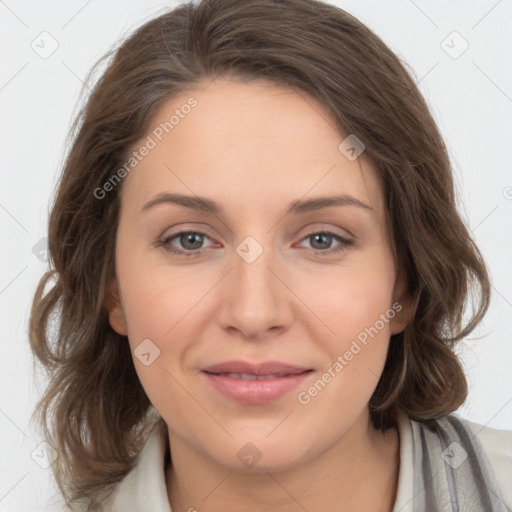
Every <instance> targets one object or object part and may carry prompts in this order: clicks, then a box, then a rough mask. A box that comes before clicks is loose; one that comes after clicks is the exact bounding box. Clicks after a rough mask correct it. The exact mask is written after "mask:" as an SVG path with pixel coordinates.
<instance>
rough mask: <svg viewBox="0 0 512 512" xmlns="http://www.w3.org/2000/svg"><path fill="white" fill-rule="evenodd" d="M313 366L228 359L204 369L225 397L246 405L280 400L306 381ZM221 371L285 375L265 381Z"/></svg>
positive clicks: (258, 374) (262, 375)
mask: <svg viewBox="0 0 512 512" xmlns="http://www.w3.org/2000/svg"><path fill="white" fill-rule="evenodd" d="M312 371H313V370H312V368H305V367H300V366H293V365H290V364H286V363H281V362H279V361H266V362H263V363H260V364H252V363H248V362H246V361H226V362H224V363H220V364H216V365H213V366H208V367H206V368H203V369H202V373H203V375H205V376H206V378H207V379H208V381H209V383H210V384H211V385H212V386H213V387H214V388H215V389H216V390H217V391H219V392H220V393H222V394H223V395H224V396H226V397H228V398H230V399H233V400H236V401H238V402H241V403H244V404H251V405H261V404H265V403H268V402H271V401H273V400H277V399H278V398H281V397H282V396H284V395H286V394H287V393H289V392H290V391H291V390H292V389H294V388H296V387H297V386H298V385H299V384H300V383H301V382H303V381H304V380H305V379H306V378H307V377H308V376H309V375H310V374H311V373H312ZM220 373H247V374H252V375H256V376H260V377H264V376H269V375H274V374H285V375H283V376H276V377H270V378H266V379H264V380H241V379H239V378H234V377H232V376H228V375H219V374H220Z"/></svg>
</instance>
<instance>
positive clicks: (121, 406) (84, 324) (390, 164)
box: [30, 0, 490, 510]
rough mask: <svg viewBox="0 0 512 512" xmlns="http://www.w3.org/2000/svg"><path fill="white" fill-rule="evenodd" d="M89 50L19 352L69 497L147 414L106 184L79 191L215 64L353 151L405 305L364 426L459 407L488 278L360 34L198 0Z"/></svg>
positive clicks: (82, 496)
mask: <svg viewBox="0 0 512 512" xmlns="http://www.w3.org/2000/svg"><path fill="white" fill-rule="evenodd" d="M104 59H108V62H107V67H106V71H104V73H103V74H102V76H101V77H100V78H99V80H97V82H96V84H95V86H94V88H93V89H92V92H91V93H90V95H89V97H88V99H87V101H86V103H85V105H84V107H83V108H82V110H81V111H80V113H79V115H78V116H77V118H76V120H75V123H74V125H73V129H72V132H71V134H70V137H71V145H70V149H69V152H68V154H67V158H66V161H65V164H64V168H63V171H62V175H61V178H60V182H59V186H58V189H57V192H56V196H55V198H54V201H53V205H52V208H51V213H50V219H49V233H48V240H49V256H50V270H49V271H48V272H47V273H46V274H45V275H44V276H43V277H42V279H41V281H40V283H39V285H38V287H37V290H36V292H35V296H34V299H33V305H32V311H31V317H30V343H31V346H32V350H33V352H34V353H35V355H36V356H37V358H38V359H39V360H40V362H41V363H42V364H43V365H44V367H45V368H46V369H47V371H48V374H49V383H48V387H47V389H46V392H45V393H44V395H43V397H42V398H41V400H40V402H39V403H38V406H37V409H36V413H38V419H39V421H40V422H41V424H42V425H43V428H44V429H45V432H46V435H47V437H48V440H49V442H50V443H51V444H52V445H53V446H54V447H55V448H56V449H57V450H58V453H59V457H58V459H57V461H56V462H55V463H54V465H53V468H54V472H55V475H56V479H57V482H58V484H59V487H60V489H61V491H62V493H63V495H64V496H65V497H66V500H67V502H68V504H69V505H71V504H73V503H78V502H80V503H84V504H86V506H87V508H88V509H89V510H93V509H95V508H96V507H99V503H100V498H101V497H103V496H104V495H107V494H108V493H109V492H110V490H111V489H112V487H113V485H114V484H115V483H116V482H119V481H120V480H121V479H122V478H123V477H124V476H125V475H126V474H127V473H128V472H129V471H130V470H131V469H132V468H133V466H134V464H135V461H136V458H137V455H138V453H139V452H140V450H141V448H142V445H143V443H144V441H145V439H146V438H147V434H148V430H149V428H150V426H151V425H152V424H154V419H151V416H148V411H151V407H150V402H149V399H148V397H147V396H146V394H145V392H144V390H143V388H142V386H141V384H140V382H139V379H138V377H137V374H136V372H135V368H134V365H133V361H132V357H131V353H130V349H129V345H128V342H127V339H126V338H125V337H124V336H121V335H119V334H117V333H116V332H114V331H113V330H112V328H111V327H110V325H109V321H108V313H107V310H106V307H105V300H106V296H107V294H106V286H107V284H108V283H109V281H110V279H111V278H112V277H113V276H114V275H115V265H114V251H115V237H116V230H117V224H118V215H119V192H120V189H121V186H122V183H120V184H119V186H117V187H115V189H114V190H112V191H110V192H108V193H107V194H105V197H103V198H102V199H98V198H97V197H95V194H94V191H95V190H96V189H98V188H99V187H102V185H103V184H104V183H105V182H107V181H108V180H109V179H112V176H113V175H114V174H115V173H116V171H118V170H119V169H120V168H121V167H122V165H123V163H124V162H125V161H126V159H127V156H128V155H129V154H130V151H132V150H133V148H134V145H135V143H136V142H137V141H139V140H140V139H141V137H143V136H145V135H146V134H147V131H148V129H149V123H150V119H151V117H152V116H153V115H154V114H155V113H156V111H157V110H158V109H159V107H160V106H161V105H162V104H163V103H164V102H165V101H167V100H169V99H170V98H172V97H173V96H175V95H177V94H180V93H183V92H185V91H187V90H189V89H191V88H193V87H194V86H196V85H197V84H204V83H207V82H208V81H210V80H213V79H215V78H216V77H218V76H221V75H224V76H228V75H229V76H232V77H235V78H237V79H239V80H245V81H247V80H249V81H250V80H253V79H265V80H268V81H270V82H272V83H275V84H278V85H284V86H288V87H291V88H293V89H295V90H296V91H300V92H301V93H306V94H309V95H311V96H312V97H314V98H316V99H317V100H319V101H320V102H321V103H322V104H323V105H325V106H326V107H327V108H328V109H329V111H330V112H331V113H332V116H333V118H334V119H335V121H336V123H337V128H339V130H340V132H341V133H343V132H344V133H351V134H355V135H356V136H357V137H358V138H359V139H360V140H361V141H362V142H363V143H364V144H365V146H366V150H365V155H366V156H367V157H368V158H369V160H370V161H371V163H372V166H373V168H374V170H375V172H376V174H377V176H378V178H379V179H380V181H381V184H382V187H383V191H384V195H385V198H386V209H387V212H386V215H387V219H386V221H387V224H388V228H389V233H390V236H391V240H392V243H393V247H394V252H395V262H396V264H397V268H398V269H399V272H400V273H401V274H402V275H403V276H405V282H406V286H407V292H408V294H409V296H410V298H411V301H412V304H413V315H412V317H411V320H410V321H409V323H408V325H407V326H406V327H405V329H404V330H403V331H402V332H401V333H399V334H396V335H394V336H392V338H391V341H390V347H389V351H388V355H387V360H386V364H385V368H384V371H383V373H382V376H381V378H380V381H379V383H378V385H377V388H376V390H375V392H374V394H373V396H372V397H371V400H370V404H369V408H370V414H371V420H372V422H373V425H374V426H375V428H377V429H380V430H385V429H387V428H389V427H390V426H391V425H394V424H396V420H397V414H398V412H399V411H402V412H404V413H406V414H407V415H408V416H409V417H411V418H413V419H416V420H418V421H423V422H426V423H428V422H429V420H432V419H435V418H438V417H441V416H443V415H446V414H448V413H450V412H453V411H455V410H456V409H457V408H459V406H460V405H461V404H463V403H464V401H465V399H466V396H467V392H468V390H467V383H466V379H465V376H464V372H463V369H462V367H461V364H460V362H459V360H458V358H457V356H456V354H455V352H454V346H455V344H456V342H458V341H459V340H461V339H462V338H463V337H465V336H466V335H467V334H468V333H470V332H471V331H472V330H473V329H474V328H475V326H476V325H477V324H478V322H479V321H480V320H481V319H482V317H483V315H484V314H485V312H486V310H487V308H488V306H489V296H490V284H489V279H488V274H487V271H486V267H485V263H484V261H483V258H482V256H481V254H480V252H479V250H478V248H477V247H476V246H475V244H474V242H473V240H472V239H471V236H470V234H469V233H468V230H467V228H466V227H465V225H464V223H463V221H462V220H461V217H460V216H459V214H458V212H457V209H456V198H455V193H454V183H453V177H452V170H451V165H450V161H449V158H448V154H447V150H446V147H445V144H444V142H443V140H442V138H441V136H440V133H439V131H438V128H437V126H436V124H435V122H434V120H433V118H432V116H431V114H430V113H429V109H428V107H427V105H426V103H425V101H424V99H423V97H422V95H421V93H420V92H419V90H418V87H417V85H416V83H415V80H414V78H413V77H412V76H411V75H410V74H409V73H408V71H407V70H406V68H405V67H404V65H403V64H402V63H401V61H400V59H399V58H398V57H397V56H396V55H395V54H393V53H392V51H391V50H390V49H389V48H388V47H387V46H386V45H385V44H384V43H383V42H382V41H381V40H380V39H379V38H378V37H377V36H376V35H375V34H374V33H373V32H372V31H371V30H369V29H368V28H367V27H366V26H364V25H363V24H362V23H361V22H359V21H358V20H357V19H355V18H354V17H352V16H351V15H350V14H348V13H346V12H344V11H343V10H341V9H339V8H337V7H335V6H332V5H329V4H325V3H322V2H320V1H316V0H281V1H277V0H275V1H269V0H245V1H243V2H240V1H239V0H203V1H201V2H199V3H187V4H183V5H180V6H179V7H177V8H175V9H173V10H171V11H169V12H166V13H164V14H163V15H160V16H158V17H156V18H154V19H152V20H150V21H148V22H147V23H145V24H144V25H143V26H142V27H140V28H138V29H137V30H136V31H135V32H134V33H133V34H132V35H130V37H128V38H127V39H126V40H125V41H124V42H122V43H121V44H119V45H118V46H117V48H115V49H113V50H112V51H111V52H110V53H109V54H107V55H106V56H105V57H104ZM100 62H103V60H102V61H100ZM94 69H96V68H93V71H94ZM90 76H91V75H90ZM90 76H89V79H90ZM469 305H471V311H470V313H469V314H468V315H467V317H466V316H464V321H463V314H464V315H465V314H466V313H465V312H467V309H468V307H469Z"/></svg>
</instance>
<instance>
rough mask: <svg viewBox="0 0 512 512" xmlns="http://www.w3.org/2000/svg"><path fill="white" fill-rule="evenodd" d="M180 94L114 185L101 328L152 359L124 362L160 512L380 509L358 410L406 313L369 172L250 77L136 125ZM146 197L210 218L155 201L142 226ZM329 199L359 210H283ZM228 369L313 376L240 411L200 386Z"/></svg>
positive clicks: (378, 470)
mask: <svg viewBox="0 0 512 512" xmlns="http://www.w3.org/2000/svg"><path fill="white" fill-rule="evenodd" d="M205 85H206V83H205ZM191 95H193V96H194V98H196V99H197V101H198V105H197V106H196V107H195V108H194V109H193V110H192V111H191V112H190V114H188V115H187V116H185V117H184V118H183V119H181V120H180V123H179V124H178V125H177V126H175V128H174V129H173V130H172V131H171V132H170V133H169V134H168V135H166V137H165V138H164V139H163V140H162V141H161V142H159V143H158V144H157V146H156V147H155V148H154V149H152V150H151V151H150V152H149V154H148V155H147V156H146V157H145V158H144V159H143V160H142V161H141V162H140V163H139V164H138V165H137V166H136V168H135V170H133V171H132V172H131V173H130V174H129V175H128V176H127V177H126V178H125V180H124V182H123V185H122V187H123V188H122V193H121V213H120V220H119V226H118V233H117V248H116V277H115V278H114V279H113V280H112V282H111V284H110V292H109V300H108V308H109V312H110V323H111V326H112V328H113V329H115V330H116V331H117V332H118V333H120V334H123V335H128V338H129V343H130V345H131V349H132V350H135V348H136V347H137V346H138V345H139V344H140V343H141V342H142V340H144V339H150V340H151V341H152V343H154V344H155V345H156V346H157V347H158V348H159V350H160V356H159V357H158V358H156V359H155V360H154V362H152V363H151V364H150V365H149V366H145V365H144V364H142V363H141V361H139V359H138V358H137V357H134V364H135V367H136V370H137V373H138V376H139V378H140V380H141V383H142V385H143V387H144V389H145V391H146V393H147V395H148V397H149V398H150V400H151V402H152V404H153V405H154V407H155V408H156V409H157V411H158V412H159V413H160V415H161V416H162V417H163V419H164V420H165V422H166V423H167V426H168V432H169V443H170V448H171V454H172V464H171V465H169V466H168V467H167V468H166V482H167V488H168V494H169V500H170V504H171V507H172V510H173V512H181V511H187V510H189V509H190V508H191V507H195V508H196V509H197V510H199V511H200V512H201V511H209V512H216V511H225V510H226V508H225V504H226V503H229V504H230V510H267V509H268V508H269V507H270V506H271V508H272V510H274V511H280V512H281V511H282V512H284V511H286V512H288V511H290V512H291V511H296V510H302V509H301V507H303V509H306V510H308V512H313V511H317V510H318V511H319V510H337V511H351V512H354V511H356V510H361V511H363V510H364V511H365V512H371V511H379V512H386V511H391V510H392V507H393V503H394V499H395V495H396V487H397V481H398V469H399V439H398V433H397V429H396V428H392V429H389V430H388V431H387V432H385V433H382V432H378V431H376V430H375V429H374V428H373V427H372V425H371V423H370V419H369V411H368V402H369V400H370V397H371V395H372V393H373V391H374V390H375V387H376V385H377V382H378V380H379V377H380V375H381V373H382V370H383V367H384V362H385V359H386V354H387V350H388V345H389V339H390V335H391V334H395V333H397V332H399V331H401V330H402V329H403V328H404V327H405V325H406V323H407V320H408V316H407V311H408V304H407V303H406V301H405V299H404V296H403V295H404V294H403V282H402V280H401V279H399V278H398V276H397V271H396V268H395V263H394V260H393V255H392V247H391V245H390V240H389V236H388V233H387V232H386V229H385V223H384V218H385V210H384V198H383V193H382V189H381V186H380V184H379V182H378V180H377V178H376V176H375V174H374V171H373V170H372V168H371V166H370V164H369V162H368V161H367V160H366V158H365V154H364V153H363V154H362V155H361V156H360V157H359V158H358V159H357V160H355V161H349V160H348V159H347V158H346V157H345V156H344V155H343V154H342V153H341V152H340V151H339V150H338V145H339V144H340V143H341V142H342V140H343V139H344V138H345V137H346V135H347V134H341V133H340V132H339V131H338V130H337V129H336V128H335V123H334V120H333V119H332V116H331V115H330V113H329V111H328V110H327V109H326V108H325V107H323V105H321V104H320V103H319V102H317V101H316V100H315V99H313V98H312V97H309V96H307V95H305V94H303V93H298V92H295V91H293V90H292V89H288V88H285V87H282V86H277V85H272V84H269V83H266V82H263V81H254V82H250V83H242V82H239V81H236V80H234V79H231V80H230V79H228V78H226V77H224V78H220V79H217V80H216V81H215V82H213V83H211V84H210V85H208V87H206V88H205V89H204V90H202V89H201V88H198V89H194V90H190V91H188V92H187V93H184V94H182V95H180V96H177V97H175V98H173V99H172V100H169V101H168V102H167V103H165V104H164V105H163V106H162V108H161V109H160V110H159V111H158V112H157V113H156V115H155V116H154V119H153V120H152V122H151V124H150V126H151V127H152V128H151V129H153V128H154V127H156V126H158V125H159V124H160V123H161V122H165V121H166V120H168V119H169V116H170V115H171V114H172V112H173V111H174V110H175V109H176V108H180V106H181V105H183V104H184V103H186V101H187V99H188V98H189V97H190V96H191ZM150 133H151V131H149V132H148V134H150ZM144 138H145V137H144ZM141 140H143V139H141ZM161 192H174V193H182V194H187V195H192V196H194V195H198V196H206V197H208V198H211V199H213V200H215V201H216V202H218V203H220V205H222V207H223V209H224V212H223V213H219V214H211V213H205V212H200V211H194V210H192V209H189V208H186V207H184V206H180V205H176V204H172V203H160V204H158V205H155V206H153V207H151V208H148V209H147V210H145V211H144V212H142V213H141V210H142V208H143V206H144V205H145V204H146V203H147V202H149V201H150V200H152V199H153V198H154V197H155V196H156V195H157V194H159V193H161ZM333 193H338V194H348V195H350V196H353V197H355V198H357V199H359V200H360V201H362V202H364V203H365V204H367V205H368V206H370V207H371V208H372V209H364V208H360V207H357V206H353V205H343V206H330V207H326V208H322V209H319V210H317V211H311V212H306V213H300V214H289V215H285V211H286V207H287V206H288V204H289V203H291V202H292V201H294V200H297V199H311V198H313V197H323V196H329V195H332V194H333ZM181 230H189V231H195V232H201V233H205V234H206V236H205V237H203V238H202V239H200V241H199V242H198V243H197V245H196V247H199V249H194V248H193V247H194V245H193V244H191V243H189V244H188V245H183V243H185V244H186V243H187V240H186V239H185V240H184V241H183V238H182V239H181V240H180V237H179V236H178V237H174V238H172V239H171V242H169V241H168V243H167V245H168V246H172V247H174V248H176V249H181V250H182V251H184V252H189V253H190V252H193V251H194V250H195V251H196V252H197V251H198V250H201V251H202V254H200V255H199V256H197V257H180V256H177V255H175V254H172V253H170V252H167V251H166V250H165V248H164V247H162V246H159V245H158V242H159V241H160V240H163V239H164V238H168V237H169V236H170V235H173V234H175V233H177V232H179V231H181ZM325 231H327V232H332V233H334V234H336V235H339V236H342V237H345V238H347V239H349V240H352V242H353V243H352V244H350V245H346V246H343V244H342V242H340V241H338V240H337V239H336V238H332V239H331V240H330V241H329V240H327V241H324V242H322V240H320V242H318V241H316V243H315V237H312V236H311V234H312V233H323V232H325ZM247 236H251V237H253V238H254V239H255V240H256V241H257V243H258V244H259V245H260V246H261V248H262V249H263V252H262V254H261V255H260V256H259V257H258V258H257V259H256V260H255V261H254V262H252V263H247V262H246V261H245V260H244V259H243V258H241V257H240V256H239V254H238V253H237V252H236V248H237V247H238V246H239V244H240V243H241V242H242V241H243V240H244V239H245V238H246V237H247ZM201 240H202V245H201ZM340 245H341V246H343V250H341V251H339V252H336V253H334V252H332V250H333V249H334V248H338V247H340ZM191 247H192V249H191ZM315 249H316V251H315ZM322 251H323V253H322ZM328 251H331V253H330V254H329V253H328ZM395 301H398V302H400V304H401V306H402V308H403V309H402V311H401V312H400V314H398V315H396V316H395V317H394V318H393V319H392V320H390V321H389V322H388V323H386V324H385V326H384V328H382V329H381V330H380V331H379V333H378V335H376V336H374V337H373V338H371V339H370V341H369V342H368V344H367V345H366V346H365V347H364V348H363V349H362V350H361V351H360V352H359V353H358V354H357V355H356V356H354V358H353V359H352V360H351V361H349V362H348V364H347V365H346V366H345V367H344V368H343V370H342V371H341V372H339V373H338V374H337V375H336V377H335V378H333V379H332V380H331V382H329V383H328V385H326V386H325V388H324V389H323V390H322V391H321V392H320V393H318V395H317V396H315V397H314V398H313V399H312V400H311V401H310V402H309V403H308V404H305V405H304V404H301V403H299V401H298V399H297V393H298V392H299V391H301V390H307V389H308V387H309V386H311V385H312V384H313V382H315V381H316V380H317V379H318V378H321V375H322V374H323V373H324V372H325V371H327V369H328V368H329V367H332V365H333V362H334V361H336V359H337V357H338V356H339V355H342V354H344V353H345V352H346V350H348V349H349V347H350V345H351V343H352V341H353V340H354V339H356V338H357V336H358V334H360V333H361V331H363V330H364V328H365V327H369V326H373V325H374V324H375V322H376V320H378V319H379V315H381V314H384V313H385V312H386V311H387V310H389V309H390V308H391V307H392V304H393V303H394V302H395ZM399 320H401V322H402V323H399ZM231 359H242V360H247V361H251V362H261V361H265V360H278V361H282V362H286V363H289V364H294V365H297V366H305V367H308V368H312V369H314V371H313V372H312V374H311V375H310V376H309V377H308V378H307V380H306V381H305V383H304V384H303V385H301V386H300V388H298V389H296V390H294V391H292V392H290V393H288V394H286V395H285V396H284V397H282V398H279V399H277V400H275V401H273V402H270V403H268V404H264V405H247V404H242V403H239V402H236V401H233V400H230V399H228V398H226V397H225V396H223V395H221V394H220V393H219V392H218V391H216V390H215V389H214V388H213V387H212V386H211V385H210V384H209V382H208V380H207V379H206V378H205V377H204V375H203V374H202V373H201V372H200V369H201V368H202V367H204V366H206V365H211V364H215V363H219V362H223V361H227V360H231ZM248 442H250V443H252V444H253V445H255V446H256V447H257V449H258V451H259V453H261V459H260V460H259V461H258V462H257V463H256V464H255V465H254V466H253V467H251V468H247V467H245V466H244V465H243V464H242V463H241V461H240V459H239V458H238V457H237V452H238V451H239V450H240V449H241V448H242V447H244V446H245V445H246V443H248ZM205 497H206V499H205ZM203 500H204V501H203Z"/></svg>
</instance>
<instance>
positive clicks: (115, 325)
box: [105, 277, 128, 336]
mask: <svg viewBox="0 0 512 512" xmlns="http://www.w3.org/2000/svg"><path fill="white" fill-rule="evenodd" d="M105 308H106V309H107V312H108V320H109V323H110V326H111V327H112V329H114V331H115V332H117V334H120V335H122V336H126V335H127V334H128V329H127V327H126V318H125V316H124V311H123V306H122V305H121V299H120V294H119V286H118V283H117V279H116V278H115V277H113V278H112V279H111V281H110V282H109V284H108V286H107V289H106V294H105Z"/></svg>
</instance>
